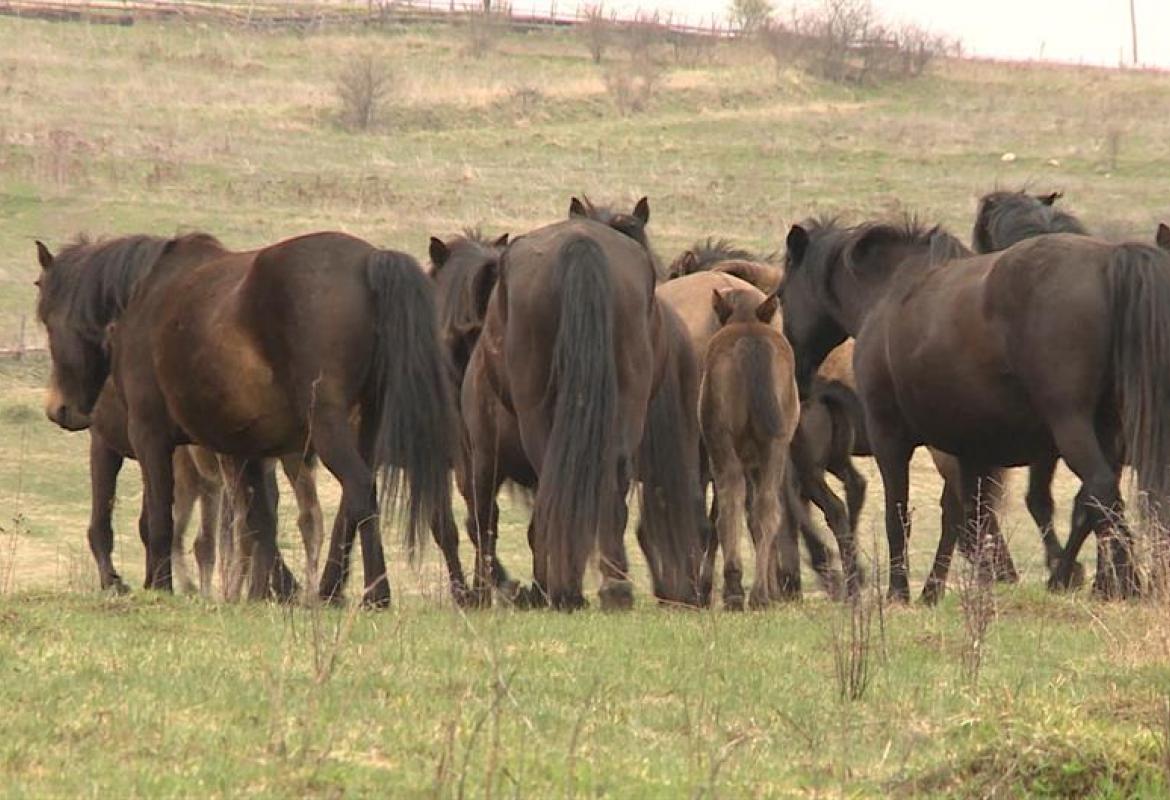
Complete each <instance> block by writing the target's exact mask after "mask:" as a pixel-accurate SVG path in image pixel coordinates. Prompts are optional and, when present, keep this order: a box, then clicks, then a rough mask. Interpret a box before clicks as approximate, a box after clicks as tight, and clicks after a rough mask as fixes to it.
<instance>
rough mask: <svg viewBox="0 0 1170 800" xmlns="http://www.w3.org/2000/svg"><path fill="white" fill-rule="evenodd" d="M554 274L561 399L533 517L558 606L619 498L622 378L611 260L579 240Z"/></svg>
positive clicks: (555, 384) (555, 357) (574, 585)
mask: <svg viewBox="0 0 1170 800" xmlns="http://www.w3.org/2000/svg"><path fill="white" fill-rule="evenodd" d="M555 269H556V272H557V278H558V280H559V284H560V286H559V293H560V321H559V325H558V327H557V333H556V339H555V341H554V342H553V349H552V364H551V369H550V371H549V385H548V390H549V392H551V393H554V394H555V399H554V400H553V404H552V413H553V418H552V429H551V431H550V432H549V436H548V442H547V444H546V446H545V451H544V463H543V464H542V465H541V469H540V483H539V485H538V487H537V490H536V506H535V508H534V517H535V522H536V530H537V531H538V535H539V536H542V537H543V541H544V544H545V552H546V553H547V566H548V586H547V590H548V593H549V596H550V597H551V598H552V600H553V602H554V603H559V602H563V601H565V600H572V598H570V597H569V596H568V595H569V593H571V592H576V591H579V588H580V587H579V582H580V576H581V575H582V573H583V572H584V569H585V562H586V560H587V559H588V557H589V554H590V553H591V552H592V551H593V548H594V545H595V543H596V541H597V529H598V526H599V525H600V523H601V520H602V515H603V514H607V513H608V512H609V507H610V504H611V503H612V502H614V501H615V500H616V499H617V498H614V497H613V493H614V489H615V487H616V485H617V480H616V476H615V475H614V473H613V459H614V455H615V454H614V449H615V446H616V444H615V440H616V436H617V406H618V377H617V362H616V355H615V353H614V345H615V342H614V309H613V298H612V290H611V288H610V277H609V263H608V261H607V260H606V257H605V254H604V253H603V252H602V250H601V248H600V247H599V246H598V244H597V243H596V242H594V241H593V240H592V239H588V238H585V237H582V236H577V237H574V238H572V239H570V240H569V241H567V242H566V243H565V244H564V245H563V246H562V247H561V250H560V253H559V254H558V257H557V263H556V267H555Z"/></svg>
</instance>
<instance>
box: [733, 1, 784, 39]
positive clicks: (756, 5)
mask: <svg viewBox="0 0 1170 800" xmlns="http://www.w3.org/2000/svg"><path fill="white" fill-rule="evenodd" d="M772 11H773V9H772V3H771V2H770V0H731V8H730V10H729V16H730V17H731V24H732V25H733V26H735V27H736V28H738V29H739V32H740V35H741V36H751V35H752V34H755V33H757V32H758V31H760V30H762V29H763V28H765V27H767V25H768V22H769V20H771V18H772Z"/></svg>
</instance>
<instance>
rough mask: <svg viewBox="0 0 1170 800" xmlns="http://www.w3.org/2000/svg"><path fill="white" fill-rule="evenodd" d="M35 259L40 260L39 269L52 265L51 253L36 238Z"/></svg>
mask: <svg viewBox="0 0 1170 800" xmlns="http://www.w3.org/2000/svg"><path fill="white" fill-rule="evenodd" d="M37 261H39V262H40V264H41V269H48V268H49V267H51V266H53V253H52V251H50V250H49V248H48V247H46V246H45V243H44V242H42V241H41V240H40V239H37Z"/></svg>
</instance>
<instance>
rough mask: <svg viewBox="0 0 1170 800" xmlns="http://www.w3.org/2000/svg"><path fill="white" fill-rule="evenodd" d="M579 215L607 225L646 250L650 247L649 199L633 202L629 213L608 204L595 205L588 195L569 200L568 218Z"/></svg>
mask: <svg viewBox="0 0 1170 800" xmlns="http://www.w3.org/2000/svg"><path fill="white" fill-rule="evenodd" d="M574 217H581V218H584V219H591V220H593V221H594V222H600V223H601V224H602V225H608V226H609V227H611V228H613V229H614V230H615V231H617V232H618V233H621V234H624V235H625V236H628V237H630V238H631V239H633V240H634V241H635V242H637V243H638V244H640V245H642V247H644V248H646V249H647V250H649V249H650V242H649V239H648V238H647V237H646V225H647V223H649V222H650V201H649V200H647V199H646V198H645V197H643V198H642V199H641V200H639V201H638V202H637V203H635V204H634V210H633V211H631V212H630V213H629V214H626V213H624V212H621V211H614V210H613V209H611V208H609V207H608V206H602V205H595V204H594V203H593V202H592V201H591V200H590V199H589V198H588V197H584V196H583V197H582V199H578V198H576V197H574V198H572V199H571V200H570V201H569V219H573V218H574Z"/></svg>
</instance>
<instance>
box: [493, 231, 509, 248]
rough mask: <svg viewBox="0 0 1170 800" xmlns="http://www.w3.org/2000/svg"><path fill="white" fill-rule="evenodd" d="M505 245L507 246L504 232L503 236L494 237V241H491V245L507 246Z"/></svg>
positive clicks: (506, 236)
mask: <svg viewBox="0 0 1170 800" xmlns="http://www.w3.org/2000/svg"><path fill="white" fill-rule="evenodd" d="M507 246H508V234H506V233H505V234H504V235H503V236H501V237H500V238H498V239H496V240H495V241H494V242H492V247H507Z"/></svg>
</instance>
